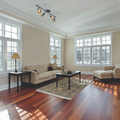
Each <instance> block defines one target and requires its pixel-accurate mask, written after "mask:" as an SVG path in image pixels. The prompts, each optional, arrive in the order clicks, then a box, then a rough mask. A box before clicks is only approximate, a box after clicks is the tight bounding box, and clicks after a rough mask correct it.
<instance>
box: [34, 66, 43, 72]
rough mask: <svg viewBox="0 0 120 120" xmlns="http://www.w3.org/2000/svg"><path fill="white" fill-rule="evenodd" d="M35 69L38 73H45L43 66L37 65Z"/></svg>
mask: <svg viewBox="0 0 120 120" xmlns="http://www.w3.org/2000/svg"><path fill="white" fill-rule="evenodd" d="M35 68H36V69H37V71H38V73H42V72H44V70H43V67H42V65H35Z"/></svg>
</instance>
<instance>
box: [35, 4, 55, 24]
mask: <svg viewBox="0 0 120 120" xmlns="http://www.w3.org/2000/svg"><path fill="white" fill-rule="evenodd" d="M36 6H37V7H38V10H37V12H38V13H39V14H40V13H41V12H42V10H43V11H44V13H43V14H42V15H41V17H43V16H44V15H45V13H48V14H49V15H50V19H51V20H53V22H55V19H56V16H55V15H53V14H51V10H49V9H43V8H42V7H40V6H39V5H36Z"/></svg>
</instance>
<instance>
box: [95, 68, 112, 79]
mask: <svg viewBox="0 0 120 120" xmlns="http://www.w3.org/2000/svg"><path fill="white" fill-rule="evenodd" d="M112 74H113V71H112V70H109V71H103V70H96V71H94V72H93V75H97V76H101V77H102V76H111V75H112Z"/></svg>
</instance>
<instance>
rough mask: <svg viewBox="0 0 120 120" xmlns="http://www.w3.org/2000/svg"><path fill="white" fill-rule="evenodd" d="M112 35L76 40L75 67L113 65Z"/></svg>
mask: <svg viewBox="0 0 120 120" xmlns="http://www.w3.org/2000/svg"><path fill="white" fill-rule="evenodd" d="M111 36H112V35H111V33H109V34H102V35H93V36H88V37H80V38H77V39H75V65H111V64H112V59H111V58H112V53H111V49H112V40H111V38H112V37H111Z"/></svg>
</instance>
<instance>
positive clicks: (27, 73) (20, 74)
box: [8, 71, 31, 92]
mask: <svg viewBox="0 0 120 120" xmlns="http://www.w3.org/2000/svg"><path fill="white" fill-rule="evenodd" d="M23 75H29V84H31V72H30V71H27V72H22V71H20V72H9V73H8V76H9V77H8V83H9V90H10V80H11V79H10V78H11V76H16V77H17V92H19V76H21V85H22V83H23Z"/></svg>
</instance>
